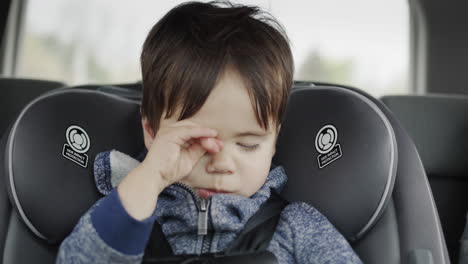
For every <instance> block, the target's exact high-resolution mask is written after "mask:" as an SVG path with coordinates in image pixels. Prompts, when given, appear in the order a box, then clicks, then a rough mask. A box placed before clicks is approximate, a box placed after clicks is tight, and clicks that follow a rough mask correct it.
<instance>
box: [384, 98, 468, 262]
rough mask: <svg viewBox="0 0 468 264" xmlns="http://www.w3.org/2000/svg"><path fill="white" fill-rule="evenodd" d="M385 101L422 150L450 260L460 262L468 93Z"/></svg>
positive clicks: (467, 173) (467, 200) (466, 206)
mask: <svg viewBox="0 0 468 264" xmlns="http://www.w3.org/2000/svg"><path fill="white" fill-rule="evenodd" d="M382 101H383V102H384V103H385V104H386V105H387V106H388V107H389V108H390V109H391V111H392V112H393V113H394V115H395V116H396V117H397V118H398V119H399V120H400V122H401V124H402V125H403V127H404V128H405V130H406V131H407V132H408V134H409V135H410V137H411V138H412V139H413V141H414V143H415V145H416V148H417V149H418V152H419V154H420V156H421V160H422V163H423V165H424V168H425V171H426V173H427V176H428V178H429V182H430V185H431V189H432V191H433V195H434V199H435V202H436V205H437V208H438V211H439V215H440V219H441V223H442V228H443V230H444V234H445V238H446V240H447V247H448V251H449V254H450V259H451V260H452V262H453V263H456V262H457V260H458V254H459V253H458V251H459V247H460V243H459V240H460V237H461V235H462V232H463V227H464V225H465V214H466V212H467V211H468V162H467V157H468V136H467V135H468V118H467V116H468V96H462V95H443V94H437V95H436V94H433V95H424V96H385V97H383V98H382Z"/></svg>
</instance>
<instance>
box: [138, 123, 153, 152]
mask: <svg viewBox="0 0 468 264" xmlns="http://www.w3.org/2000/svg"><path fill="white" fill-rule="evenodd" d="M141 127H142V129H143V138H144V140H145V147H146V149H147V150H149V149H150V147H151V144H153V139H154V132H153V129H152V128H151V126H150V124H149V123H148V119H146V118H145V117H142V118H141Z"/></svg>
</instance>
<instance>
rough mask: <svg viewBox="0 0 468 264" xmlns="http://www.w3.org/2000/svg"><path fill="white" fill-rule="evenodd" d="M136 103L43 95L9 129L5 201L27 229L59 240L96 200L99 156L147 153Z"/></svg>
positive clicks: (98, 96) (94, 95)
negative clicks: (117, 152) (95, 170)
mask: <svg viewBox="0 0 468 264" xmlns="http://www.w3.org/2000/svg"><path fill="white" fill-rule="evenodd" d="M139 111H140V106H139V103H138V102H137V101H132V100H128V99H125V98H122V97H118V96H116V95H111V94H108V93H104V92H99V91H93V90H91V89H89V90H86V89H68V88H67V89H61V90H56V91H53V92H49V93H47V94H44V95H43V96H41V97H39V98H37V99H36V100H34V101H32V102H31V103H30V104H29V105H28V106H27V107H26V108H24V109H23V111H22V113H21V114H20V116H19V117H18V118H17V120H16V122H15V123H14V125H13V127H12V129H11V130H10V134H9V138H8V143H7V149H6V156H5V160H6V164H5V165H6V167H5V168H6V175H7V182H8V184H7V185H8V191H9V195H10V199H11V201H12V203H13V204H14V206H15V207H16V209H17V210H18V212H19V214H20V216H21V218H22V219H23V221H24V222H25V224H26V225H27V226H28V227H29V229H31V231H32V232H33V233H34V234H36V235H37V236H39V237H41V238H43V239H45V240H46V241H48V242H49V243H57V242H60V241H61V240H63V238H65V237H66V236H67V235H68V233H70V231H71V230H72V229H73V227H74V225H75V224H76V223H77V221H78V219H79V218H80V216H81V215H83V214H84V212H85V211H86V210H87V209H89V208H90V207H91V205H92V204H93V203H94V202H95V201H96V200H97V199H99V198H100V194H99V192H98V190H97V189H96V187H95V183H94V178H93V162H94V158H95V156H96V154H97V153H99V152H102V151H106V150H110V149H114V148H115V149H118V150H120V151H122V152H124V153H127V154H129V155H134V156H136V155H137V154H138V153H139V152H141V150H142V149H144V144H143V139H142V133H141V123H140V117H139Z"/></svg>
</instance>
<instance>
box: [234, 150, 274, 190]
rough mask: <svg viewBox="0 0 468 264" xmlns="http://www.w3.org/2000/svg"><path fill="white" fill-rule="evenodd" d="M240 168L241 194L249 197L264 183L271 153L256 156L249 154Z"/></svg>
mask: <svg viewBox="0 0 468 264" xmlns="http://www.w3.org/2000/svg"><path fill="white" fill-rule="evenodd" d="M250 155H251V156H249V155H247V156H246V157H247V158H246V159H245V160H244V161H243V163H242V165H241V166H240V171H239V175H240V177H241V184H242V188H241V194H242V195H243V196H246V197H250V196H251V195H253V194H254V193H256V192H257V191H258V190H259V189H260V188H261V187H262V185H263V184H264V183H265V181H266V178H267V177H268V173H269V172H270V165H271V152H270V151H265V152H263V153H258V155H253V154H250Z"/></svg>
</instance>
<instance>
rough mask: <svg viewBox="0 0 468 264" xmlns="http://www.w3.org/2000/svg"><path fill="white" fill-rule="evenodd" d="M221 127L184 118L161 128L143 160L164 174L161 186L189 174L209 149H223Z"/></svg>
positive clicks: (211, 151) (154, 171) (162, 187)
mask: <svg viewBox="0 0 468 264" xmlns="http://www.w3.org/2000/svg"><path fill="white" fill-rule="evenodd" d="M217 134H218V133H217V131H216V130H214V129H211V128H206V127H202V126H200V125H198V124H196V123H194V122H191V121H188V120H182V121H179V122H176V123H174V124H172V125H170V126H167V127H163V128H161V129H160V130H159V131H158V132H157V134H156V136H155V138H154V140H153V143H152V144H151V147H150V149H149V150H148V154H147V156H146V158H145V160H144V161H143V163H144V166H145V167H147V168H150V169H151V171H152V173H154V176H155V177H160V179H159V180H160V181H161V182H160V184H161V185H159V187H160V190H161V191H162V189H164V188H165V187H167V186H169V185H171V184H172V183H174V182H177V181H179V180H181V179H182V178H184V177H185V176H187V175H188V174H189V173H190V172H191V171H192V169H193V167H194V166H195V164H196V163H197V162H198V160H200V158H201V157H202V156H203V155H204V154H205V153H206V152H207V151H208V152H210V153H216V152H218V151H220V150H221V148H222V146H223V145H222V142H221V141H220V140H219V139H216V138H215V137H216V136H217Z"/></svg>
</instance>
